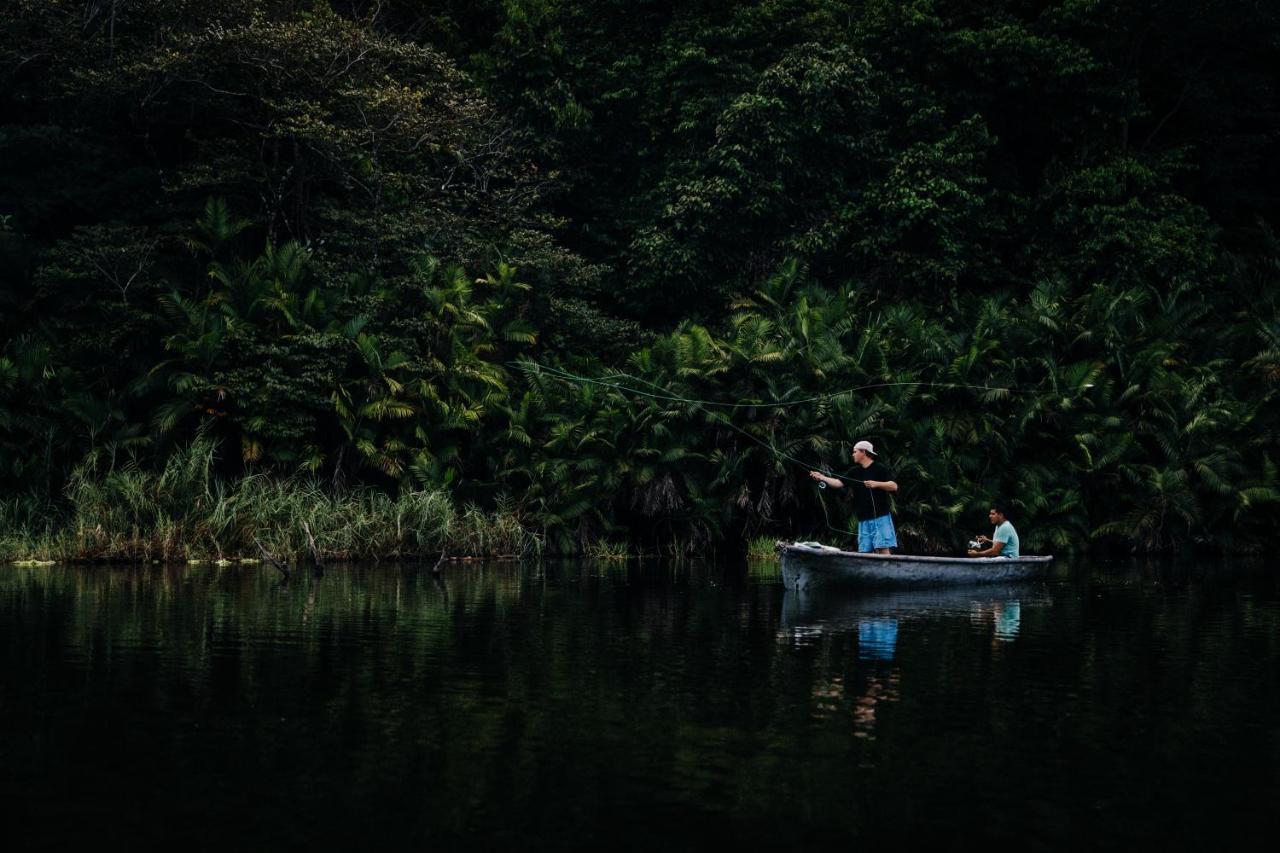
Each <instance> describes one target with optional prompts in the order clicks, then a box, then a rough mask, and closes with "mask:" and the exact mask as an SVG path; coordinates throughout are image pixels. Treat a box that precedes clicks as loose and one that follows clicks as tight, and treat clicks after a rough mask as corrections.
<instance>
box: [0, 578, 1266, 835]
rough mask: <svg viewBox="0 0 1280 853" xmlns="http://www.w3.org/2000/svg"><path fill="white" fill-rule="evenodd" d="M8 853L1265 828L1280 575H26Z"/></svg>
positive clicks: (9, 653)
mask: <svg viewBox="0 0 1280 853" xmlns="http://www.w3.org/2000/svg"><path fill="white" fill-rule="evenodd" d="M0 655H2V656H3V657H2V660H3V664H4V674H3V682H2V685H0V795H2V796H3V803H4V809H5V812H6V815H7V816H6V817H5V818H4V820H3V821H0V833H2V835H0V843H3V847H4V849H6V850H19V849H22V850H27V849H47V850H68V849H80V850H86V849H90V848H94V847H98V846H104V845H107V844H112V845H116V846H119V847H122V848H123V849H134V848H139V849H145V848H150V847H159V846H164V847H166V848H170V849H173V850H175V851H186V850H191V849H215V848H216V849H222V850H226V849H243V850H317V849H324V850H328V849H351V850H361V849H378V848H391V847H394V848H395V849H417V850H427V849H446V850H447V849H495V848H499V849H515V848H519V849H528V848H537V849H587V848H606V849H628V850H630V849H636V850H660V851H663V853H667V851H675V850H703V849H708V848H710V847H712V845H715V846H717V847H720V846H731V847H739V848H741V847H751V848H756V847H761V846H764V847H769V848H772V849H780V850H789V849H815V848H819V847H823V846H835V845H841V847H840V849H845V850H848V849H852V848H851V846H850V843H851V842H853V843H854V844H858V843H861V844H868V845H869V844H877V845H879V844H890V843H892V844H903V843H906V842H910V841H917V842H925V843H929V844H931V845H941V846H942V847H943V848H944V849H968V848H978V847H982V848H986V849H989V850H992V849H1031V850H1035V849H1066V848H1077V847H1081V848H1088V849H1116V850H1120V849H1128V848H1132V847H1134V846H1135V845H1140V846H1142V847H1147V846H1153V845H1158V846H1159V847H1162V848H1165V849H1170V848H1172V849H1196V850H1206V849H1210V850H1213V849H1253V848H1258V847H1262V846H1264V845H1265V846H1270V843H1269V842H1273V841H1274V840H1275V837H1276V833H1277V830H1280V815H1278V812H1280V713H1278V712H1280V573H1278V572H1277V571H1275V570H1274V568H1273V567H1272V566H1269V565H1266V564H1252V565H1250V564H1235V565H1233V564H1191V565H1169V564H1154V565H1153V564H1129V563H1125V564H1097V563H1076V564H1071V565H1059V566H1058V567H1057V568H1056V570H1055V574H1054V576H1053V577H1052V578H1051V579H1049V580H1046V581H1040V582H1035V583H1029V584H1024V585H1016V586H1001V587H994V588H990V589H983V588H969V589H964V590H938V591H933V592H911V593H874V594H856V593H855V594H836V593H831V594H825V595H822V596H814V597H809V598H796V597H794V596H793V595H792V594H790V593H787V592H785V591H784V590H783V589H782V587H781V585H780V584H779V582H778V580H777V577H776V574H775V573H774V572H772V571H769V570H762V569H748V568H744V567H742V566H725V565H692V566H688V565H676V566H672V565H669V564H668V565H663V564H654V565H646V566H637V565H634V564H633V565H629V566H624V567H616V566H615V567H607V566H600V565H596V564H583V563H578V564H548V565H543V566H537V565H526V566H519V565H514V564H510V565H506V564H499V565H487V566H480V565H467V566H454V567H450V568H448V569H446V570H445V572H444V573H443V575H442V577H440V578H439V579H437V578H433V576H432V575H431V573H430V572H429V571H427V570H425V569H420V568H414V567H403V566H386V565H383V566H354V567H331V568H330V569H329V570H328V571H327V572H326V573H325V574H324V576H323V577H320V578H310V577H302V578H295V579H294V580H293V582H292V583H289V584H287V585H286V584H283V583H282V582H281V581H280V579H279V578H278V577H277V576H276V575H275V573H274V572H273V571H271V570H270V569H266V568H260V567H256V566H243V567H237V566H231V567H225V568H214V567H186V566H182V567H174V568H160V567H156V568H144V569H139V568H129V569H125V568H62V567H54V568H42V569H24V568H16V567H8V566H5V567H0Z"/></svg>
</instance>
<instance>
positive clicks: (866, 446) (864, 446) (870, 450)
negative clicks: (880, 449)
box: [853, 441, 876, 456]
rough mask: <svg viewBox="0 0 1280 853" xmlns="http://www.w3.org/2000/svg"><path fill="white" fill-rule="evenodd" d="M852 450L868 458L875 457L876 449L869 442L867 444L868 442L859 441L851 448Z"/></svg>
mask: <svg viewBox="0 0 1280 853" xmlns="http://www.w3.org/2000/svg"><path fill="white" fill-rule="evenodd" d="M853 449H854V450H861V451H862V452H863V453H865V454H867V455H868V456H875V455H876V448H875V446H874V445H873V444H872V443H871V442H869V441H859V442H858V443H857V444H855V445H854V446H853Z"/></svg>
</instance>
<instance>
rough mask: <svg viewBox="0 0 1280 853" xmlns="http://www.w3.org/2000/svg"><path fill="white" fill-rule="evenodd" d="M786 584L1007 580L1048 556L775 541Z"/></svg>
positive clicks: (1037, 569)
mask: <svg viewBox="0 0 1280 853" xmlns="http://www.w3.org/2000/svg"><path fill="white" fill-rule="evenodd" d="M777 547H778V554H779V555H780V556H781V557H782V582H783V584H785V585H786V587H787V589H795V590H806V589H812V588H814V587H819V586H839V585H846V586H906V585H938V584H953V583H954V584H976V583H1007V582H1008V581H1019V580H1026V579H1028V578H1033V577H1036V576H1038V575H1040V574H1042V573H1043V572H1044V570H1045V569H1046V568H1048V566H1049V564H1050V563H1051V562H1053V557H1012V558H1010V557H913V556H909V555H902V554H859V553H856V552H854V551H841V550H840V549H839V548H833V547H831V546H829V545H819V544H817V543H815V542H801V543H790V542H779V543H778V546H777Z"/></svg>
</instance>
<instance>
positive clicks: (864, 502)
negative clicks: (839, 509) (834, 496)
mask: <svg viewBox="0 0 1280 853" xmlns="http://www.w3.org/2000/svg"><path fill="white" fill-rule="evenodd" d="M892 479H893V472H892V471H890V470H889V469H888V468H887V467H886V466H885V465H884V464H883V463H880V462H872V463H871V464H870V465H868V466H867V467H866V468H862V467H857V468H854V469H853V471H852V472H851V473H849V474H847V475H845V476H843V477H841V478H840V482H842V483H844V487H845V488H846V489H848V490H849V496H850V497H852V498H853V508H854V512H855V513H857V516H858V521H870V520H871V519H873V518H879V517H880V516H882V515H888V514H889V511H890V510H891V509H892V508H893V505H892V503H891V502H890V498H889V493H888V492H886V491H884V490H883V489H868V488H867V487H866V486H864V485H862V484H863V482H865V481H867V480H877V481H881V482H883V481H885V480H892Z"/></svg>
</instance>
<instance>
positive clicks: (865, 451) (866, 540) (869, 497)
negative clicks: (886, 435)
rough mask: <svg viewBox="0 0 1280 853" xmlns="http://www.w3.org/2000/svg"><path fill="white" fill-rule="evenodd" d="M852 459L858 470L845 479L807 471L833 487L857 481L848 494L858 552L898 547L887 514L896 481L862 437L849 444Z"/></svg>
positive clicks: (879, 552)
mask: <svg viewBox="0 0 1280 853" xmlns="http://www.w3.org/2000/svg"><path fill="white" fill-rule="evenodd" d="M853 461H854V462H856V463H857V464H858V469H856V470H855V471H854V472H853V473H852V474H848V475H846V477H845V479H841V478H839V477H828V476H827V475H825V474H823V473H822V472H820V471H810V472H809V476H810V477H812V478H813V479H815V480H817V481H819V482H821V483H826V484H827V485H828V486H830V487H831V488H833V489H843V488H844V487H845V484H846V482H847V483H857V484H858V485H856V486H852V490H853V491H852V494H853V507H854V512H855V514H856V515H857V516H858V551H859V552H861V553H864V554H865V553H869V552H871V551H875V552H876V553H877V554H888V553H889V549H890V548H897V547H898V532H897V531H896V530H894V527H893V516H892V515H890V514H889V511H890V509H891V508H892V507H891V505H890V498H889V494H891V493H893V492H896V491H898V484H897V483H896V482H894V480H893V472H892V471H890V470H889V469H888V468H887V467H886V466H885V465H884V463H883V462H878V461H876V449H875V447H874V446H872V444H871V442H869V441H866V440H863V441H859V442H858V443H857V444H855V445H854V446H853ZM877 493H886V494H877Z"/></svg>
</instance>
